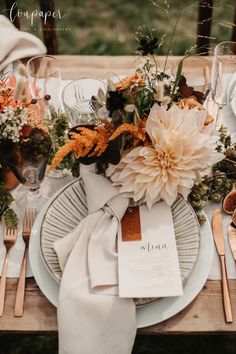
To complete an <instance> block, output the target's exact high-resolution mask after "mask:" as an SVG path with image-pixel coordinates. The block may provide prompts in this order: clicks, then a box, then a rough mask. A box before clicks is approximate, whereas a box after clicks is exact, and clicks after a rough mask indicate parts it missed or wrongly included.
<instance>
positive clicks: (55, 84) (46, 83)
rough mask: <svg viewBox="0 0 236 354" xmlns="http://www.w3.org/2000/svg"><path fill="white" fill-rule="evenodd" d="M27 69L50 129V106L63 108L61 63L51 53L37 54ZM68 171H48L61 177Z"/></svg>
mask: <svg viewBox="0 0 236 354" xmlns="http://www.w3.org/2000/svg"><path fill="white" fill-rule="evenodd" d="M27 69H28V77H29V87H30V91H31V94H32V97H33V98H36V99H37V100H38V101H39V103H38V105H39V107H41V108H42V110H43V111H45V112H44V114H45V120H46V122H47V126H48V128H49V131H50V129H51V128H53V125H54V120H53V118H52V114H51V107H50V106H52V107H53V108H54V109H56V110H61V106H62V104H61V74H60V69H59V63H58V61H57V59H56V58H55V57H53V56H50V55H44V56H36V57H34V58H32V59H30V60H29V61H28V62H27ZM54 152H56V151H54ZM67 173H68V171H65V170H64V171H61V170H56V171H51V172H50V173H48V176H49V177H53V178H60V177H63V176H64V175H66V174H67Z"/></svg>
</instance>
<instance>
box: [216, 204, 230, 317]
mask: <svg viewBox="0 0 236 354" xmlns="http://www.w3.org/2000/svg"><path fill="white" fill-rule="evenodd" d="M212 229H213V237H214V241H215V245H216V249H217V252H218V255H219V257H220V264H221V274H222V293H223V304H224V313H225V321H226V322H227V323H230V322H233V316H232V309H231V302H230V295H229V284H228V279H227V272H226V264H225V246H224V233H223V224H222V215H221V210H220V209H216V210H215V211H214V213H213V218H212Z"/></svg>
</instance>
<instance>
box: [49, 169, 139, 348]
mask: <svg viewBox="0 0 236 354" xmlns="http://www.w3.org/2000/svg"><path fill="white" fill-rule="evenodd" d="M81 177H82V179H83V181H84V187H85V192H86V198H87V203H88V212H89V215H88V216H87V217H86V218H85V219H83V220H82V221H81V223H80V224H79V225H78V227H76V228H75V229H74V230H73V231H72V232H71V233H70V234H69V235H68V236H67V237H65V238H63V239H61V240H59V241H57V242H55V244H54V248H55V251H56V253H57V255H58V259H59V263H60V266H61V269H62V271H63V275H62V280H61V286H60V292H59V304H58V313H57V314H58V329H59V352H60V354H92V353H96V354H130V353H131V350H132V347H133V343H134V339H135V334H136V317H135V312H136V311H135V304H134V302H133V300H132V299H122V298H119V297H118V296H117V293H118V287H117V284H118V274H117V268H118V266H117V253H116V234H117V228H118V225H119V221H120V219H121V218H122V216H123V214H124V213H125V211H126V208H127V206H128V199H127V198H125V197H123V196H121V195H119V194H118V192H117V190H116V188H115V187H113V186H112V185H111V183H110V182H109V181H108V180H107V179H106V178H104V177H102V176H98V175H96V174H95V173H93V172H91V171H88V170H87V169H86V167H83V166H82V168H81ZM78 202H79V201H78Z"/></svg>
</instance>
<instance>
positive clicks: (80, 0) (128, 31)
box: [0, 0, 235, 55]
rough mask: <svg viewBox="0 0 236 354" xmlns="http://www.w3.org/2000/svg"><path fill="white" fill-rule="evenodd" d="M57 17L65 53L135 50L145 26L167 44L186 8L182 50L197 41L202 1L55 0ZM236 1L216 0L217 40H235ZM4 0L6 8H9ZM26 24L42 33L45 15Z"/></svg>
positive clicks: (21, 2)
mask: <svg viewBox="0 0 236 354" xmlns="http://www.w3.org/2000/svg"><path fill="white" fill-rule="evenodd" d="M54 3H55V9H56V10H60V13H61V15H63V16H64V17H63V18H62V19H57V20H56V24H57V32H56V33H57V37H58V43H59V53H60V54H97V55H130V54H134V52H135V49H136V40H135V32H136V30H137V28H138V27H139V26H140V25H143V24H145V25H147V26H148V27H149V28H150V29H151V28H155V29H156V30H157V37H158V38H161V37H162V35H163V34H166V37H165V41H166V45H165V46H163V47H162V50H161V53H160V54H165V53H166V51H167V43H168V40H169V38H170V36H171V33H172V30H173V28H174V25H175V22H176V18H177V17H178V15H179V13H180V11H182V14H181V18H180V21H179V23H178V26H177V30H176V33H175V37H174V41H173V46H172V50H173V54H175V55H182V54H184V53H185V51H186V50H187V49H189V48H190V47H192V46H193V45H194V44H195V42H196V30H197V9H198V1H193V0H184V1H183V0H182V1H181V0H99V1H98V0H66V1H65V0H54ZM17 4H18V8H19V9H21V10H22V11H29V14H30V13H31V12H32V11H34V10H36V9H38V10H39V5H38V1H37V0H18V1H17ZM234 6H235V0H215V1H214V10H213V24H212V37H213V39H212V44H214V43H218V42H221V41H223V40H229V39H230V37H231V32H232V23H233V14H234ZM5 7H6V6H5V2H4V0H0V11H1V12H2V13H4V9H5ZM20 20H21V24H22V27H23V28H27V30H28V31H31V32H32V33H34V34H36V35H37V36H39V37H41V38H42V31H41V30H40V27H41V22H40V19H39V17H37V18H36V17H35V18H34V24H33V26H31V25H30V20H28V19H27V18H25V17H24V16H22V17H21V19H20Z"/></svg>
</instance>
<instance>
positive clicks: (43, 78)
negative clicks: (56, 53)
mask: <svg viewBox="0 0 236 354" xmlns="http://www.w3.org/2000/svg"><path fill="white" fill-rule="evenodd" d="M27 69H28V75H29V86H30V91H31V94H32V96H33V98H36V99H38V100H44V101H45V102H46V103H47V102H48V103H49V104H52V105H53V106H54V107H57V108H60V106H61V74H60V69H59V64H58V61H57V59H56V58H54V57H53V56H50V55H44V56H36V57H33V58H32V59H30V60H29V61H28V62H27Z"/></svg>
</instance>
